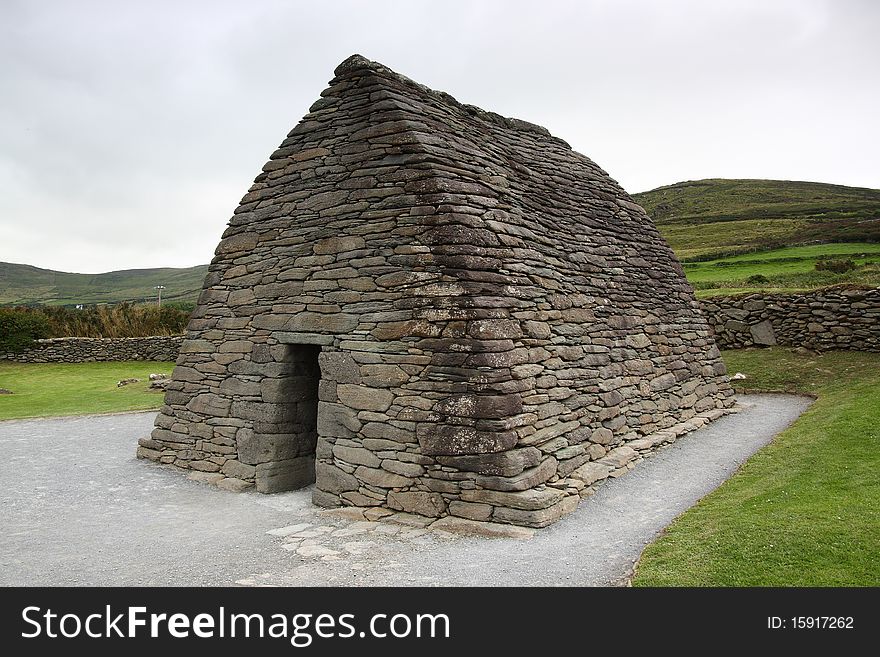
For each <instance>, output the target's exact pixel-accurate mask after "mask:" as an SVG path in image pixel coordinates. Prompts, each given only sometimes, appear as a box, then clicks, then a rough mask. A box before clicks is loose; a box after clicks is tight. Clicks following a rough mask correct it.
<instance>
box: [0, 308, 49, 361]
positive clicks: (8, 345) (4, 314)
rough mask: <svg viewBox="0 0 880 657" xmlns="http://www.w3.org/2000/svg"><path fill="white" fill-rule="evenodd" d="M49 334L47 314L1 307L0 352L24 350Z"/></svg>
mask: <svg viewBox="0 0 880 657" xmlns="http://www.w3.org/2000/svg"><path fill="white" fill-rule="evenodd" d="M48 336H49V321H48V320H47V319H46V317H45V316H43V315H39V314H36V313H32V312H28V311H26V310H19V309H17V308H10V309H3V308H0V352H13V353H17V352H20V351H24V350H25V349H27V348H28V347H29V346H30V345H31V344H32V343H33V341H34V340H39V339H40V338H45V337H48Z"/></svg>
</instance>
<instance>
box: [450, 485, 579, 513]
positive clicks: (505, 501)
mask: <svg viewBox="0 0 880 657" xmlns="http://www.w3.org/2000/svg"><path fill="white" fill-rule="evenodd" d="M564 495H565V493H563V492H562V491H561V490H558V489H556V488H543V489H538V488H531V489H529V490H522V491H497V490H480V489H474V490H463V491H461V499H462V500H463V501H464V502H477V503H480V504H491V505H492V506H504V507H511V508H514V509H525V510H535V509H546V508H547V507H550V506H553V505H554V504H556V503H557V502H559V500H561V499H562V497H563V496H564Z"/></svg>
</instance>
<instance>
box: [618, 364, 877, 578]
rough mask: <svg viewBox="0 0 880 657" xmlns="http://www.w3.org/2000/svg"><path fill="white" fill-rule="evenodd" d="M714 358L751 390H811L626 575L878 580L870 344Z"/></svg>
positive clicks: (873, 384)
mask: <svg viewBox="0 0 880 657" xmlns="http://www.w3.org/2000/svg"><path fill="white" fill-rule="evenodd" d="M724 358H725V360H726V361H727V364H728V367H729V369H730V371H731V372H737V371H739V372H743V373H745V374H746V375H747V376H748V377H749V378H748V379H746V380H745V381H743V382H739V383H741V384H745V385H746V386H747V387H748V388H749V389H762V390H788V391H802V392H809V393H812V394H815V395H818V399H817V401H816V402H815V403H814V404H813V406H812V407H811V408H810V409H809V410H808V411H807V412H806V413H805V414H804V415H802V416H801V418H800V419H798V420H797V422H795V424H793V425H792V426H791V427H790V428H789V429H788V430H786V431H785V432H783V433H782V434H780V435H779V436H777V437H776V439H775V440H774V441H773V443H771V444H770V445H768V446H767V447H765V448H764V449H762V450H761V451H760V452H758V453H757V454H755V455H754V456H753V457H752V458H751V459H749V460H748V461H747V462H746V463H745V464H744V465H743V467H742V468H741V469H740V471H739V472H737V474H735V475H734V476H733V477H732V478H731V479H730V480H728V481H727V482H725V483H724V484H723V485H722V486H721V487H719V488H718V489H717V490H716V491H714V492H713V493H711V494H709V495H707V496H706V497H705V498H704V499H703V500H701V501H700V502H699V503H698V504H697V505H696V506H694V507H693V508H692V509H690V510H689V511H687V512H686V513H684V514H683V515H682V516H680V517H679V518H678V519H677V520H676V521H675V522H674V523H673V524H672V525H671V526H670V527H669V528H668V529H667V530H666V532H665V533H664V535H663V536H661V537H660V538H659V539H658V540H657V541H656V542H654V543H653V544H651V545H649V546H648V547H647V549H646V550H645V552H644V555H643V556H642V560H641V562H640V564H639V566H638V569H637V573H636V577H635V578H634V580H633V585H634V586H866V585H871V586H877V585H880V354H869V353H864V352H851V351H850V352H844V351H840V352H829V353H826V354H823V355H820V356H803V355H798V354H795V353H792V352H790V351H788V350H785V349H782V348H774V349H769V350H743V351H727V352H725V353H724Z"/></svg>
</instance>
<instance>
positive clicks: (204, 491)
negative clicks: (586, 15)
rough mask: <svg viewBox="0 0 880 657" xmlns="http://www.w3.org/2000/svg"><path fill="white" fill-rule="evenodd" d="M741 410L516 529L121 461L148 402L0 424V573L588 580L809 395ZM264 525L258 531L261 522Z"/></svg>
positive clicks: (85, 578) (175, 578) (318, 580)
mask: <svg viewBox="0 0 880 657" xmlns="http://www.w3.org/2000/svg"><path fill="white" fill-rule="evenodd" d="M740 401H741V403H742V404H743V405H744V406H745V408H744V410H743V411H741V412H740V413H737V414H735V415H730V416H726V417H724V418H722V419H720V420H718V421H716V422H713V423H712V424H711V425H709V426H708V427H706V428H704V429H700V430H698V431H696V432H693V433H691V434H689V435H687V436H684V437H682V438H680V439H679V440H678V441H677V442H676V443H675V444H674V445H672V446H670V447H668V448H665V449H661V450H660V451H659V452H657V453H656V454H654V455H652V456H651V457H650V458H648V459H645V460H644V461H642V462H640V463H639V464H638V465H637V466H636V468H635V470H633V471H632V472H629V473H627V474H626V475H625V476H623V477H620V478H618V479H614V480H609V481H608V482H607V483H605V484H604V485H603V486H602V487H601V488H600V489H599V491H598V492H597V493H596V494H595V495H593V496H592V497H589V498H587V499H585V500H583V501H582V502H581V504H580V507H579V508H578V510H577V511H576V512H575V513H573V514H571V515H570V516H568V517H566V518H564V519H563V520H561V521H560V522H558V523H556V524H555V525H553V526H551V527H549V528H547V529H544V530H538V531H537V532H535V533H534V535H533V536H532V538H528V539H525V540H523V539H512V538H504V539H485V538H468V537H462V536H458V535H454V534H448V533H446V532H438V531H433V530H431V531H427V530H425V529H422V528H419V527H408V526H403V525H399V524H395V523H390V522H378V523H376V522H372V523H370V522H357V521H352V520H348V519H345V518H342V517H339V516H338V515H335V514H325V513H321V512H319V511H318V510H316V509H315V507H313V506H312V505H311V503H310V491H308V490H306V491H294V492H290V493H283V494H278V495H268V496H267V495H259V494H257V493H244V494H234V493H227V492H224V491H220V490H217V489H215V488H213V487H212V486H209V485H206V484H200V483H197V482H194V481H190V480H189V479H187V477H186V474H185V473H183V472H181V471H179V470H176V469H174V468H168V467H160V466H157V465H155V464H153V463H148V462H144V461H138V460H137V459H135V458H134V449H135V444H136V440H137V438H138V437H139V436H142V435H145V434H147V433H148V432H149V430H150V428H151V427H152V422H153V417H154V415H153V414H152V413H136V414H126V415H111V416H93V417H82V418H64V419H51V420H24V421H8V422H0V449H2V450H3V454H4V459H3V461H2V462H0V481H2V483H3V486H2V490H0V508H2V509H3V516H4V523H3V525H4V527H3V532H2V535H0V585H27V586H36V585H111V586H112V585H228V584H233V583H236V582H238V583H240V584H245V585H248V584H281V585H312V586H315V585H324V584H329V585H390V586H399V585H430V586H436V585H483V586H502V585H527V586H531V585H547V586H559V585H574V586H583V585H595V584H609V583H617V582H620V581H621V580H623V579H624V578H625V577H626V576H627V574H628V573H629V571H630V569H631V567H632V564H633V562H634V561H635V560H636V559H637V558H638V556H639V554H640V553H641V551H642V549H643V547H644V546H645V544H646V543H648V542H650V541H651V540H652V539H653V537H654V536H656V535H657V533H658V532H660V531H661V530H662V529H663V527H665V526H666V525H668V524H669V523H670V522H671V521H672V520H673V519H674V518H675V517H676V516H677V515H678V514H680V513H681V512H682V511H684V510H685V509H687V508H688V507H690V506H691V505H692V504H694V502H696V501H697V500H698V499H700V498H701V497H702V496H704V495H705V494H706V493H708V492H710V491H711V490H713V489H714V488H716V487H717V486H718V485H719V484H720V483H721V482H723V481H724V480H725V479H727V478H728V477H729V476H730V475H731V474H732V473H733V472H734V471H735V470H736V469H737V467H738V466H739V465H740V464H741V463H742V462H743V461H744V460H746V459H747V458H748V457H749V456H750V455H751V454H753V453H754V452H755V451H757V450H758V449H759V448H760V447H762V446H763V445H765V444H766V443H768V442H769V441H770V440H771V439H772V437H773V436H774V435H775V434H777V433H778V432H780V431H781V430H783V429H784V428H785V427H786V426H788V425H789V424H790V423H791V422H793V421H794V420H795V419H796V418H797V417H798V415H800V414H801V413H802V412H803V411H804V410H806V408H807V407H808V406H809V404H810V400H809V399H806V398H803V397H795V396H791V395H748V396H742V397H740ZM267 532H272V533H271V534H269V533H267Z"/></svg>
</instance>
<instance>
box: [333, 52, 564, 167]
mask: <svg viewBox="0 0 880 657" xmlns="http://www.w3.org/2000/svg"><path fill="white" fill-rule="evenodd" d="M364 69H366V70H369V71H371V72H372V73H375V74H377V75H379V76H384V77H387V78H390V79H392V80H395V81H396V82H399V83H401V84H404V85H407V86H410V87H415V88H416V89H418V90H419V91H421V92H422V93H424V94H426V95H428V96H430V97H431V98H433V99H435V100H437V101H439V102H442V103H444V104H446V105H449V106H452V107H455V108H457V109H459V110H462V111H464V112H467V113H468V114H472V115H474V116H477V117H479V118H481V119H483V120H484V121H488V122H490V123H494V124H496V125H499V126H502V127H504V128H508V129H512V130H518V131H521V132H530V133H533V134H538V135H541V136H543V137H547V138H550V139H553V140H554V141H556V142H558V143H560V144H561V145H563V146H565V148H568V149H569V150H570V149H571V146H570V145H569V143H568V142H566V141H565V140H564V139H560V138H559V137H556V136H554V135H553V134H551V133H550V131H549V130H547V128H545V127H543V126H540V125H537V124H536V123H531V122H530V121H525V120H523V119H517V118H513V117H505V116H502V115H500V114H497V113H495V112H490V111H488V110H484V109H482V108H480V107H477V106H476V105H470V104H467V103H462V102H460V101H459V100H457V99H456V98H455V97H454V96H452V95H451V94H448V93H447V92H445V91H438V90H436V89H431V88H430V87H427V86H425V85H423V84H421V83H420V82H416V81H415V80H413V79H411V78H408V77H407V76H405V75H402V74H400V73H398V72H397V71H394V70H392V69H390V68H388V67H387V66H385V65H384V64H382V63H380V62H377V61H373V60H371V59H367V58H366V57H364V56H363V55H359V54H354V55H351V56H350V57H348V58H346V59H345V60H344V61H343V62H342V63H340V64H339V66H337V67H336V69H335V70H334V71H333V73H334V75H335V76H336V77H337V78H339V77H343V76H345V75H349V74H353V73H356V72H358V71H361V70H364Z"/></svg>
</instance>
